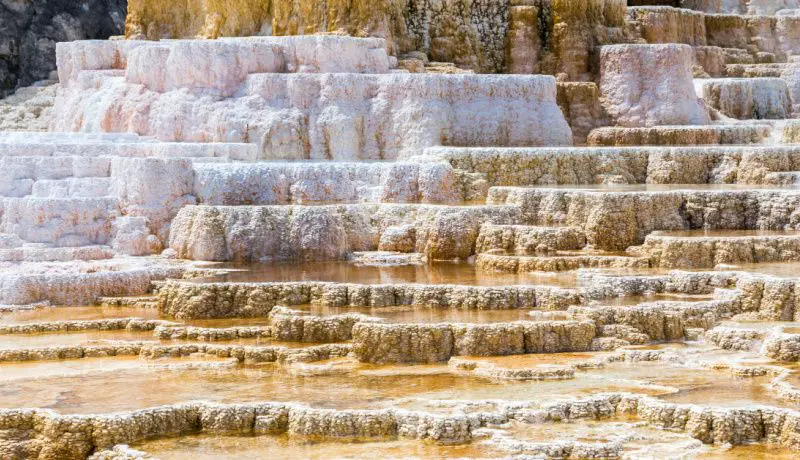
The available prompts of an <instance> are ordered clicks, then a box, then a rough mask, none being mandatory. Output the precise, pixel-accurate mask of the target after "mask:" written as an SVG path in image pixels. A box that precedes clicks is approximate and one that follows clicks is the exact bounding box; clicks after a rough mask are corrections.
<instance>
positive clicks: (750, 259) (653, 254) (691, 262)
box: [628, 233, 800, 269]
mask: <svg viewBox="0 0 800 460" xmlns="http://www.w3.org/2000/svg"><path fill="white" fill-rule="evenodd" d="M628 252H629V253H630V254H632V255H638V256H640V257H647V258H649V259H650V265H651V266H653V267H660V268H682V269H692V268H695V269H698V268H714V267H716V266H717V265H741V264H755V263H770V262H795V261H800V235H792V234H786V235H774V236H743V237H736V236H734V237H724V236H722V237H702V236H700V237H679V236H662V235H659V234H657V233H655V234H650V235H648V236H647V237H646V238H645V241H644V245H642V246H637V247H632V248H629V249H628Z"/></svg>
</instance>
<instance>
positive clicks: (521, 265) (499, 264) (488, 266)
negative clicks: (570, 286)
mask: <svg viewBox="0 0 800 460" xmlns="http://www.w3.org/2000/svg"><path fill="white" fill-rule="evenodd" d="M583 268H587V269H588V268H623V269H624V268H629V269H637V268H639V269H641V268H645V269H646V268H650V261H649V260H648V259H647V258H644V257H629V256H615V255H594V254H582V253H580V252H575V253H571V254H560V253H556V254H551V255H547V256H516V255H502V254H478V256H477V258H476V259H475V269H476V270H480V271H483V272H502V273H532V272H562V271H570V270H579V269H583Z"/></svg>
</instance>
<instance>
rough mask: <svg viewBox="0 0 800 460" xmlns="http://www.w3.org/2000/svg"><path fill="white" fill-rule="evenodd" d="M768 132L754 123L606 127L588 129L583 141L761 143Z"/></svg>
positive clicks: (601, 143)
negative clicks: (589, 130)
mask: <svg viewBox="0 0 800 460" xmlns="http://www.w3.org/2000/svg"><path fill="white" fill-rule="evenodd" d="M772 131H773V129H772V127H770V126H769V125H766V124H756V123H748V124H719V125H695V126H688V125H684V126H653V127H649V128H622V127H615V126H609V127H602V128H597V129H594V130H592V131H591V132H590V133H589V135H588V137H587V140H586V142H587V143H588V144H589V145H591V146H609V147H612V146H615V147H621V146H642V145H663V146H670V147H672V146H678V145H687V146H689V145H709V146H710V145H742V144H764V143H768V141H769V139H770V136H771V135H772Z"/></svg>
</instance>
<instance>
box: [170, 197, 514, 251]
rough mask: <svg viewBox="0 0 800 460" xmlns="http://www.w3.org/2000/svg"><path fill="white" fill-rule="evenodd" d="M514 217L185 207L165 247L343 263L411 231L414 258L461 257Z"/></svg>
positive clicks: (416, 210) (487, 209)
mask: <svg viewBox="0 0 800 460" xmlns="http://www.w3.org/2000/svg"><path fill="white" fill-rule="evenodd" d="M517 216H518V211H517V209H516V207H513V206H433V205H403V204H397V205H395V204H379V205H374V204H361V205H338V206H333V205H331V206H234V207H225V206H187V207H184V208H182V209H181V210H180V211H179V212H178V215H177V216H176V217H175V219H174V220H173V221H172V227H171V234H170V242H169V246H170V248H172V249H174V250H175V251H176V252H177V255H178V257H180V258H187V259H193V260H210V261H224V260H236V261H259V260H280V259H300V260H325V259H343V258H345V257H346V256H347V255H348V254H349V253H352V252H358V251H374V250H376V249H378V245H379V242H381V238H382V237H383V235H385V234H386V233H387V232H390V231H392V230H393V229H399V228H400V227H403V226H405V225H411V226H412V227H413V228H414V229H415V232H414V234H413V241H414V242H413V248H414V252H420V253H424V254H425V255H426V256H427V257H428V258H429V259H431V260H450V259H457V258H462V259H465V258H467V257H469V256H471V255H472V254H473V253H474V246H475V240H476V239H477V236H478V230H479V228H480V225H481V224H483V223H498V224H500V223H504V224H510V223H517V222H519V221H518V217H517ZM384 249H385V247H384Z"/></svg>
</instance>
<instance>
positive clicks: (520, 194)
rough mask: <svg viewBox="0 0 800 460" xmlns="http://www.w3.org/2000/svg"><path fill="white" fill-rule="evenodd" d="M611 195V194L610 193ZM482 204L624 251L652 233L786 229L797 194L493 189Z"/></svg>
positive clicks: (798, 219) (794, 220)
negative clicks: (567, 229)
mask: <svg viewBox="0 0 800 460" xmlns="http://www.w3.org/2000/svg"><path fill="white" fill-rule="evenodd" d="M610 191H613V189H612V190H610ZM487 203H489V204H493V205H501V204H506V205H515V206H519V208H520V211H519V212H520V215H521V219H522V220H524V221H525V222H527V223H529V224H533V225H567V226H572V227H578V228H582V229H583V231H584V232H585V234H586V241H587V243H588V244H590V245H593V246H594V247H595V248H597V249H602V250H611V251H613V250H624V249H626V248H628V247H629V246H633V245H639V244H642V243H643V242H644V240H645V237H646V236H647V235H648V234H649V233H651V232H653V231H656V230H685V229H707V230H716V229H720V230H726V229H736V230H748V229H749V230H791V229H795V228H798V226H799V225H800V215H798V214H797V213H796V212H795V210H796V209H797V208H798V206H800V193H799V192H798V191H796V190H758V189H755V190H747V189H744V190H739V189H731V190H724V191H723V190H680V189H677V190H674V191H670V190H665V191H613V193H607V192H605V191H601V190H580V189H575V190H564V189H526V188H516V187H494V188H492V189H490V191H489V197H488V199H487Z"/></svg>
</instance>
